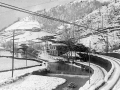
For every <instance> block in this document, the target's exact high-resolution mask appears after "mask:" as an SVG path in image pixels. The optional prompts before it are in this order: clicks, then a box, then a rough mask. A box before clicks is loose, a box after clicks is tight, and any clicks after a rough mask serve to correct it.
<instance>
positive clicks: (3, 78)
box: [0, 66, 45, 90]
mask: <svg viewBox="0 0 120 90" xmlns="http://www.w3.org/2000/svg"><path fill="white" fill-rule="evenodd" d="M44 68H45V66H37V67H32V68H28V69H21V70H14V72H13V78H12V71H8V72H1V73H0V85H4V84H6V83H11V82H12V81H13V80H16V79H18V77H20V76H23V75H25V74H27V73H32V72H33V71H37V70H39V69H44ZM0 90H1V89H0Z"/></svg>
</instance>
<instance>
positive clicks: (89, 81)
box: [89, 41, 91, 84]
mask: <svg viewBox="0 0 120 90" xmlns="http://www.w3.org/2000/svg"><path fill="white" fill-rule="evenodd" d="M89 48H90V50H89V84H90V51H91V41H89Z"/></svg>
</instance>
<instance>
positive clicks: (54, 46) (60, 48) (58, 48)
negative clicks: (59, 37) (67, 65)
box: [47, 43, 68, 56]
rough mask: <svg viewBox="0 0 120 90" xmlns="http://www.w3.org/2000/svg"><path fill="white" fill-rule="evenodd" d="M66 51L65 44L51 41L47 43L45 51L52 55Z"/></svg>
mask: <svg viewBox="0 0 120 90" xmlns="http://www.w3.org/2000/svg"><path fill="white" fill-rule="evenodd" d="M67 51H68V49H67V45H66V44H62V43H51V44H48V45H47V52H48V54H50V55H53V56H60V55H62V54H64V53H66V52H67Z"/></svg>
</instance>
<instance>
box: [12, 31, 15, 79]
mask: <svg viewBox="0 0 120 90" xmlns="http://www.w3.org/2000/svg"><path fill="white" fill-rule="evenodd" d="M14 34H15V31H14V30H13V58H12V77H13V72H14Z"/></svg>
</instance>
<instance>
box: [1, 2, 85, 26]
mask: <svg viewBox="0 0 120 90" xmlns="http://www.w3.org/2000/svg"><path fill="white" fill-rule="evenodd" d="M0 4H1V5H0V6H1V7H5V8H9V9H12V10H16V11H20V12H24V13H28V14H32V15H36V16H40V17H43V18H47V19H50V20H54V21H58V22H63V23H67V24H72V25H74V26H78V27H84V28H86V27H85V26H81V25H78V24H75V23H72V22H68V21H64V20H61V19H57V18H54V17H50V16H47V15H43V14H39V13H36V12H32V11H29V10H26V9H22V8H19V7H16V6H13V5H9V4H6V3H2V2H0Z"/></svg>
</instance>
